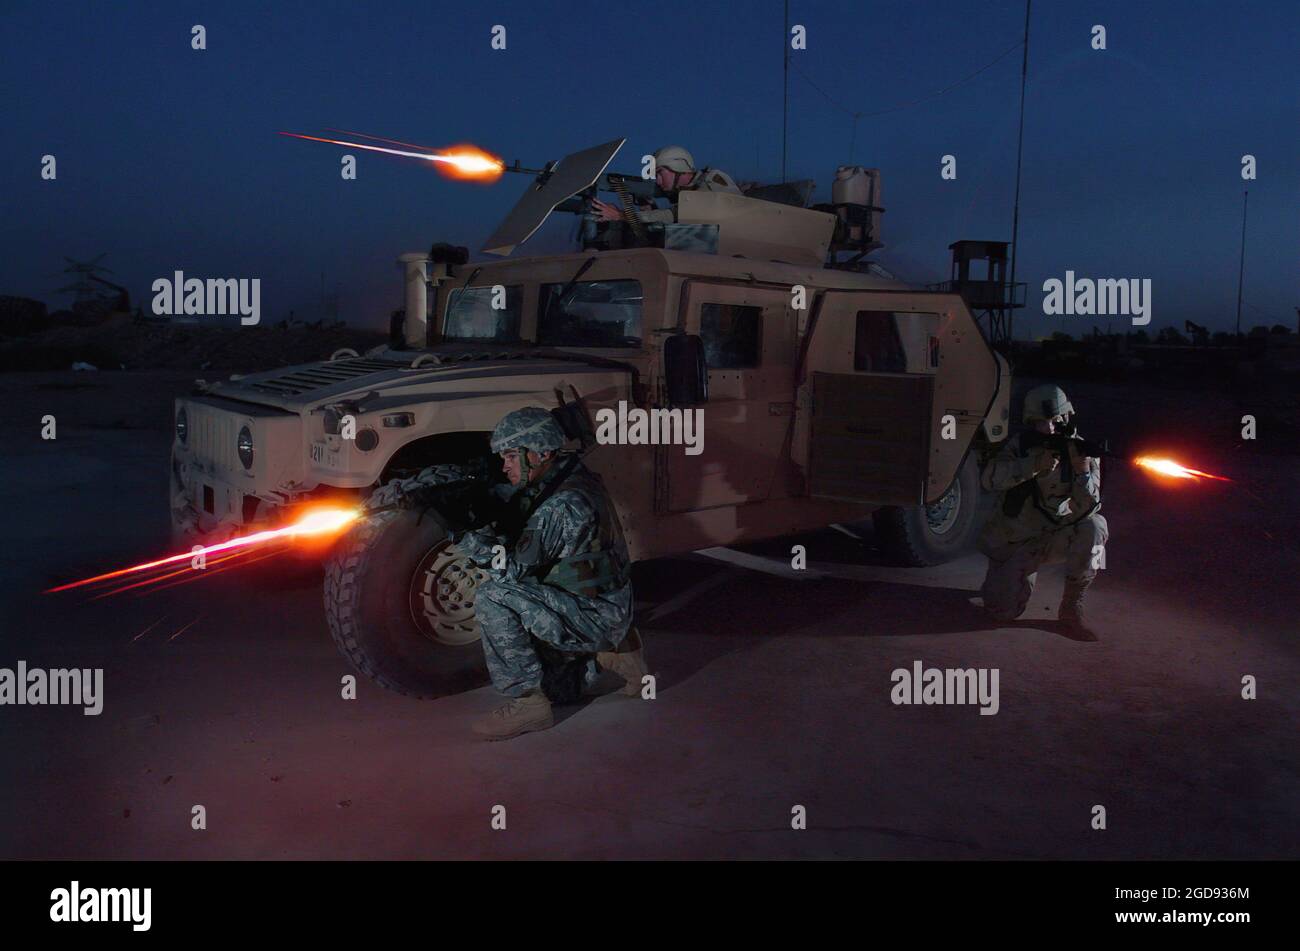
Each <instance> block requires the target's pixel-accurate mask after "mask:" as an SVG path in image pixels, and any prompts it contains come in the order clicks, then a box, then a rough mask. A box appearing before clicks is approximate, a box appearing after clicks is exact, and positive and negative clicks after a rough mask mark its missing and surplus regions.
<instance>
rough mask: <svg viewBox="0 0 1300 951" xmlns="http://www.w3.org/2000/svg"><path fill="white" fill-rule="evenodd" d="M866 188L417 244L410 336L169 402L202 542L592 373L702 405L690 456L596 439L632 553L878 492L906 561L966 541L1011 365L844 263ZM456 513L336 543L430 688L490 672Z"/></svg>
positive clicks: (185, 489)
mask: <svg viewBox="0 0 1300 951" xmlns="http://www.w3.org/2000/svg"><path fill="white" fill-rule="evenodd" d="M620 144H621V143H620ZM615 151H616V149H615ZM577 154H578V155H579V156H581V155H582V153H577ZM610 154H611V156H612V152H611V153H610ZM572 159H573V157H572V156H571V157H569V158H568V159H566V160H564V161H563V162H561V163H560V166H561V168H563V167H564V166H566V165H568V166H569V167H570V170H571V171H572V170H573V167H574V165H575V164H576V163H575V162H574V161H572ZM607 161H608V160H607V159H606V162H607ZM596 164H599V163H596ZM603 170H604V165H599V169H598V170H597V171H596V172H595V173H594V174H590V173H589V172H590V170H589V169H588V170H587V172H588V173H584V174H582V175H579V176H577V178H576V179H575V178H572V177H571V179H570V180H569V181H568V182H566V183H561V187H560V188H559V189H558V191H554V192H552V193H551V194H549V195H543V197H542V199H541V200H540V201H538V199H537V196H536V193H537V192H538V191H545V188H546V183H545V182H544V181H542V182H540V184H539V185H538V186H535V187H534V188H533V189H531V190H530V194H527V195H525V198H524V200H523V201H521V205H526V204H527V203H528V202H530V201H532V202H533V207H532V208H527V207H526V208H524V214H523V215H522V216H519V215H516V219H517V220H516V221H515V223H514V225H512V226H511V227H513V228H514V234H513V235H506V237H505V238H504V239H503V238H501V235H502V232H501V230H500V229H499V231H498V235H497V236H496V240H495V244H494V245H493V247H494V248H497V249H500V248H501V247H503V246H507V250H509V248H510V247H513V246H514V245H515V244H517V243H518V242H519V241H521V240H523V238H526V237H527V236H528V234H531V233H532V230H535V228H536V224H537V223H538V219H539V218H544V217H545V215H546V214H548V213H549V212H550V211H551V210H553V209H554V208H555V207H557V206H560V205H562V204H563V202H564V201H565V200H566V199H567V198H568V197H570V192H571V191H572V192H577V193H579V194H580V195H581V194H582V193H583V190H584V189H585V193H586V194H590V193H591V189H592V188H593V187H595V186H597V185H599V184H600V178H599V176H600V174H601V173H602V172H603ZM540 178H541V176H539V179H540ZM557 196H558V197H557ZM539 208H540V209H541V210H540V211H539V210H538V209H539ZM878 210H879V209H876V211H878ZM516 212H519V208H518V207H517V208H516ZM859 212H860V209H858V210H854V209H852V208H850V209H849V210H848V212H847V213H846V212H845V210H844V209H839V208H834V207H829V206H822V207H821V209H813V208H808V207H801V206H799V205H798V204H788V203H782V202H781V201H775V200H770V199H764V198H759V197H751V196H746V195H731V194H721V195H718V194H714V195H696V194H688V193H683V194H682V195H681V196H680V204H679V209H678V217H679V224H677V225H666V226H660V227H661V228H662V230H663V233H662V234H658V233H656V234H654V235H653V236H652V240H651V241H650V243H649V244H647V242H646V229H644V228H639V229H635V231H636V232H637V233H636V234H634V233H633V231H632V229H627V230H626V233H624V234H623V235H622V236H621V237H619V236H618V235H613V234H606V235H604V236H603V238H602V237H601V236H596V237H594V238H593V237H592V236H590V235H589V236H588V238H589V240H587V241H585V242H584V243H585V244H587V247H586V249H584V250H582V251H579V252H575V253H564V254H554V255H544V256H537V257H524V258H516V259H504V260H496V261H485V262H480V263H468V262H467V261H466V260H465V258H466V255H465V253H464V249H463V248H462V249H454V250H453V249H450V248H449V247H448V246H445V245H435V246H434V248H433V249H432V251H430V252H416V253H410V254H405V255H402V257H401V258H400V262H401V266H402V268H403V272H404V277H405V282H406V311H405V321H404V324H403V325H402V326H401V327H400V328H399V330H400V334H401V338H400V339H395V340H393V341H392V342H391V343H390V345H388V346H386V347H381V348H376V349H375V350H372V351H370V352H368V353H366V354H364V355H360V354H356V353H353V352H348V353H339V354H335V357H334V358H332V359H330V360H328V361H325V362H321V363H312V364H306V365H302V366H295V367H290V368H287V369H282V370H274V371H269V372H263V373H257V374H252V375H248V376H244V377H242V378H232V379H230V380H228V381H224V382H220V383H214V384H207V385H202V386H200V387H199V388H197V389H196V391H195V393H194V394H193V395H190V396H187V397H184V398H181V399H178V400H177V401H176V406H175V412H176V436H175V439H174V443H173V450H172V459H171V475H172V478H171V485H172V515H173V524H174V526H175V527H176V529H177V531H178V532H179V533H181V534H183V535H186V536H189V537H195V536H199V537H202V538H204V539H205V540H206V539H210V538H216V537H221V536H223V535H232V534H237V533H244V532H247V531H252V530H256V527H260V526H263V525H269V524H274V523H276V522H277V521H278V520H280V519H283V518H285V517H286V513H290V512H292V511H293V510H294V509H295V507H296V506H298V505H300V504H301V503H304V502H307V501H311V500H319V499H322V498H331V499H337V498H339V497H348V498H353V499H356V500H362V499H364V498H366V497H368V496H369V495H370V494H371V493H372V492H373V491H374V490H375V489H376V488H377V487H380V486H383V485H385V484H386V483H388V482H389V481H390V480H391V479H394V478H400V477H404V476H411V475H413V474H415V473H419V472H420V471H422V470H424V469H425V468H426V467H429V466H433V465H439V464H466V463H471V462H474V461H476V460H478V461H479V462H480V464H481V462H482V460H485V459H489V458H490V452H489V448H488V436H489V433H490V432H491V430H492V428H493V427H494V426H495V424H496V423H497V421H498V420H500V419H501V417H502V416H503V415H505V414H506V413H507V412H509V411H511V410H514V409H517V408H520V407H522V406H529V405H541V406H547V407H555V406H556V405H557V401H562V400H563V398H564V395H565V394H573V393H577V394H579V395H580V397H581V399H582V401H583V402H584V403H585V404H586V408H587V411H588V412H589V413H598V412H599V411H600V410H601V409H606V408H608V409H613V410H617V408H618V407H619V404H620V403H621V404H623V405H624V409H625V410H626V409H627V408H641V409H655V408H668V407H693V408H698V409H702V411H703V445H702V451H699V452H698V454H690V453H687V452H686V451H684V447H682V446H680V445H614V444H611V445H600V446H598V447H596V448H595V450H594V451H592V452H591V453H590V454H589V456H588V457H587V460H586V461H587V463H588V465H589V466H590V467H591V468H592V469H593V470H594V471H596V472H597V473H599V474H600V475H601V477H602V478H603V479H604V482H605V485H606V487H607V488H608V491H609V493H610V496H611V497H612V499H613V502H614V505H615V506H616V508H617V510H618V514H619V516H620V518H621V520H622V524H623V527H624V531H625V534H626V538H627V543H628V547H629V549H630V552H631V555H632V558H633V559H634V560H643V559H651V558H660V557H664V556H669V555H677V554H682V553H685V552H691V551H695V550H698V549H702V548H709V547H714V546H725V545H732V544H736V543H744V542H752V541H756V540H759V539H765V538H771V537H774V536H783V535H789V534H792V533H797V532H804V531H808V530H814V529H819V528H822V527H825V526H829V525H833V524H838V523H852V522H854V521H858V520H862V519H865V518H867V517H871V518H872V519H873V521H874V524H875V529H876V534H877V536H878V537H879V538H880V539H881V540H882V542H883V543H884V544H885V546H886V547H887V548H888V550H889V551H891V552H892V553H893V554H894V555H895V556H896V557H897V558H899V559H900V560H902V561H903V562H905V563H908V564H913V565H929V564H936V563H939V562H941V561H944V560H946V559H949V558H951V557H953V556H954V555H955V554H957V553H959V552H961V551H962V550H963V549H965V548H966V547H967V546H968V545H969V543H970V542H971V540H972V538H973V535H974V533H975V531H976V528H977V525H976V521H977V520H976V514H977V507H978V502H979V494H980V490H979V475H978V465H979V457H980V455H981V454H982V453H986V452H988V451H989V450H990V447H992V446H993V445H994V444H995V443H998V442H1000V441H1001V440H1002V439H1004V438H1005V436H1006V432H1007V416H1008V401H1009V394H1010V380H1009V370H1008V366H1007V363H1006V361H1005V360H1004V359H1003V358H1002V357H1001V356H1000V355H998V354H996V353H995V352H994V351H993V350H992V349H991V348H990V347H989V346H988V344H987V343H986V341H985V339H984V336H983V335H982V333H981V331H980V329H979V327H978V326H977V324H976V322H975V320H974V318H973V317H972V315H971V312H970V310H969V309H968V308H967V306H966V304H965V303H964V302H963V300H962V298H961V297H959V296H957V295H954V294H946V293H936V292H931V291H926V290H918V289H916V288H914V287H909V286H907V285H905V284H903V283H902V282H899V281H897V280H894V279H891V278H889V277H887V276H885V275H884V274H882V273H881V272H880V271H879V270H878V269H864V268H862V267H861V266H860V265H855V266H854V267H853V268H849V267H845V266H842V265H839V263H838V261H837V254H838V252H840V251H841V250H843V248H844V247H845V246H848V247H849V250H853V245H854V243H856V245H857V246H858V247H859V248H860V246H861V245H862V244H863V243H864V242H867V241H869V240H874V236H873V235H867V236H865V237H864V236H863V234H861V231H862V229H860V228H859V229H858V230H859V234H858V235H857V236H856V237H855V236H853V235H852V234H851V233H850V234H849V236H848V237H847V238H846V237H845V234H846V227H845V221H846V220H848V222H849V223H850V224H852V223H853V222H855V221H856V222H859V223H861V222H862V221H864V220H865V221H867V222H870V221H871V214H870V213H868V214H867V215H865V216H864V215H862V214H860V213H859ZM507 225H510V219H507ZM503 227H504V226H503ZM530 229H531V230H530ZM509 230H510V228H506V231H507V232H508V231H509ZM867 230H868V231H870V230H871V229H870V227H868V229H867ZM520 236H522V237H520ZM846 242H848V244H847V245H846ZM651 245H657V246H651ZM348 419H350V421H352V422H353V423H354V426H353V427H352V431H351V432H345V431H343V427H342V426H341V421H342V420H348ZM349 435H350V436H352V438H345V437H346V436H349ZM448 504H451V503H448ZM446 524H447V523H446V520H444V519H439V518H426V517H423V513H420V512H417V511H414V510H403V509H391V510H385V511H380V512H376V513H374V514H371V515H370V516H369V517H367V518H364V519H362V520H360V521H359V522H358V523H357V524H356V525H355V526H354V527H353V528H352V529H351V530H350V531H349V532H348V534H347V535H345V536H343V537H341V538H339V539H338V540H337V541H336V542H335V543H334V546H333V549H332V550H331V552H330V553H329V555H328V559H327V564H326V575H325V584H324V595H325V611H326V616H327V619H328V622H329V628H330V631H331V633H332V635H333V637H334V639H335V641H336V642H337V644H338V646H339V648H340V649H341V650H342V652H343V653H344V654H345V655H346V656H347V657H348V658H349V660H351V661H352V663H353V664H354V665H355V666H356V667H357V668H359V669H360V670H361V671H363V672H364V673H366V674H368V675H370V676H371V677H373V678H374V679H376V680H377V681H379V682H380V683H381V684H383V685H384V686H386V687H389V688H391V689H394V690H398V691H401V692H404V693H408V694H411V695H415V696H436V695H439V694H443V693H446V692H449V691H454V690H458V689H463V688H465V687H466V686H468V685H470V684H472V683H474V682H475V681H476V680H477V679H478V678H479V677H480V676H481V674H480V671H481V664H482V651H481V649H480V648H479V646H478V645H477V643H476V642H477V640H478V637H479V632H478V629H477V625H476V623H475V619H474V591H475V588H476V586H477V584H478V583H479V581H481V580H482V577H483V574H482V572H481V571H479V570H478V569H476V568H474V567H473V566H472V565H470V564H468V563H467V562H465V561H464V560H463V559H462V558H461V557H460V556H459V555H458V553H457V551H456V550H455V549H454V548H453V547H452V546H450V544H449V542H448V538H447V529H446V527H445V526H446Z"/></svg>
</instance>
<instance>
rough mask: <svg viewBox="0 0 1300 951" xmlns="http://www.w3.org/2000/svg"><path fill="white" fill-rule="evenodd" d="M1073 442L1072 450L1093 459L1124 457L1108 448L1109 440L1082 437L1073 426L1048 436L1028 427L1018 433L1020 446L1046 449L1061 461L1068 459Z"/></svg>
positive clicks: (1026, 448)
mask: <svg viewBox="0 0 1300 951" xmlns="http://www.w3.org/2000/svg"><path fill="white" fill-rule="evenodd" d="M1072 443H1073V445H1074V451H1075V452H1076V453H1078V454H1079V455H1080V456H1091V457H1093V458H1094V459H1101V458H1103V457H1104V458H1111V459H1123V458H1126V457H1124V456H1122V455H1121V454H1120V453H1117V452H1114V451H1112V450H1111V448H1110V440H1108V439H1101V440H1097V441H1093V440H1091V439H1084V438H1083V437H1082V436H1079V435H1077V434H1076V433H1075V431H1074V427H1073V426H1071V427H1070V428H1069V429H1068V430H1066V431H1065V432H1059V433H1052V434H1051V435H1050V436H1049V435H1048V434H1046V433H1040V432H1039V431H1038V430H1036V429H1028V430H1025V431H1024V432H1022V433H1021V434H1020V446H1021V448H1022V449H1025V450H1026V451H1031V452H1032V451H1033V450H1035V449H1047V450H1049V451H1051V452H1053V453H1055V454H1056V455H1058V456H1060V457H1061V460H1062V461H1063V462H1067V463H1068V462H1069V460H1070V445H1071V444H1072Z"/></svg>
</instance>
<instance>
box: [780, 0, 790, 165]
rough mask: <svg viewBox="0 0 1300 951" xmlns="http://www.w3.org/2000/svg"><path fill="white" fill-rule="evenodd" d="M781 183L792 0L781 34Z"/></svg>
mask: <svg viewBox="0 0 1300 951" xmlns="http://www.w3.org/2000/svg"><path fill="white" fill-rule="evenodd" d="M781 50H782V54H781V65H782V67H783V70H784V75H783V78H782V88H781V184H783V185H784V184H785V147H786V134H787V131H788V129H789V124H790V0H785V32H784V33H782V34H781Z"/></svg>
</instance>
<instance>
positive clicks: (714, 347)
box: [700, 304, 763, 370]
mask: <svg viewBox="0 0 1300 951" xmlns="http://www.w3.org/2000/svg"><path fill="white" fill-rule="evenodd" d="M762 326H763V308H761V307H750V306H745V305H742V304H701V305H700V339H701V340H703V341H704V359H705V362H706V363H707V364H708V365H709V369H711V370H717V369H723V368H730V367H756V366H758V363H759V359H758V356H759V352H760V349H759V329H760V328H761V327H762Z"/></svg>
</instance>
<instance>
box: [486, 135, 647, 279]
mask: <svg viewBox="0 0 1300 951" xmlns="http://www.w3.org/2000/svg"><path fill="white" fill-rule="evenodd" d="M626 141H627V139H614V140H613V141H610V142H606V143H604V144H603V145H593V146H592V147H591V148H589V149H583V150H582V151H581V152H574V153H573V154H571V155H566V156H565V157H564V158H562V159H560V161H559V162H552V163H549V164H548V165H547V167H546V169H545V170H544V171H543V172H542V173H541V174H540V175H538V176H537V178H536V179H534V180H533V182H532V183H531V184H530V185H529V186H528V189H527V190H526V191H525V192H524V194H523V197H522V198H520V199H519V201H518V202H517V203H516V204H515V207H514V208H512V209H511V210H510V214H508V215H506V217H505V220H504V221H502V222H501V224H499V225H497V229H496V231H494V232H492V236H491V237H490V238H488V239H487V241H486V243H484V245H483V250H484V251H485V252H486V253H488V254H499V255H501V256H502V257H505V256H506V255H508V254H509V253H510V252H511V251H513V250H514V249H515V248H517V247H518V246H519V245H521V244H523V243H524V242H525V241H527V240H528V239H529V238H530V237H532V236H533V233H534V232H536V231H537V229H538V228H540V227H541V226H542V222H544V221H545V220H546V218H547V216H549V215H550V213H551V212H552V211H554V210H555V206H556V205H559V204H561V203H562V202H565V201H568V200H569V199H570V198H572V197H573V196H574V195H577V194H579V193H580V192H583V191H586V190H587V189H588V188H590V187H591V186H592V185H595V184H596V182H597V181H599V180H600V176H601V175H603V174H604V172H605V169H606V168H607V167H608V166H609V163H610V162H612V161H613V160H614V156H615V155H617V154H618V150H619V149H621V148H622V147H623V143H624V142H626Z"/></svg>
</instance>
